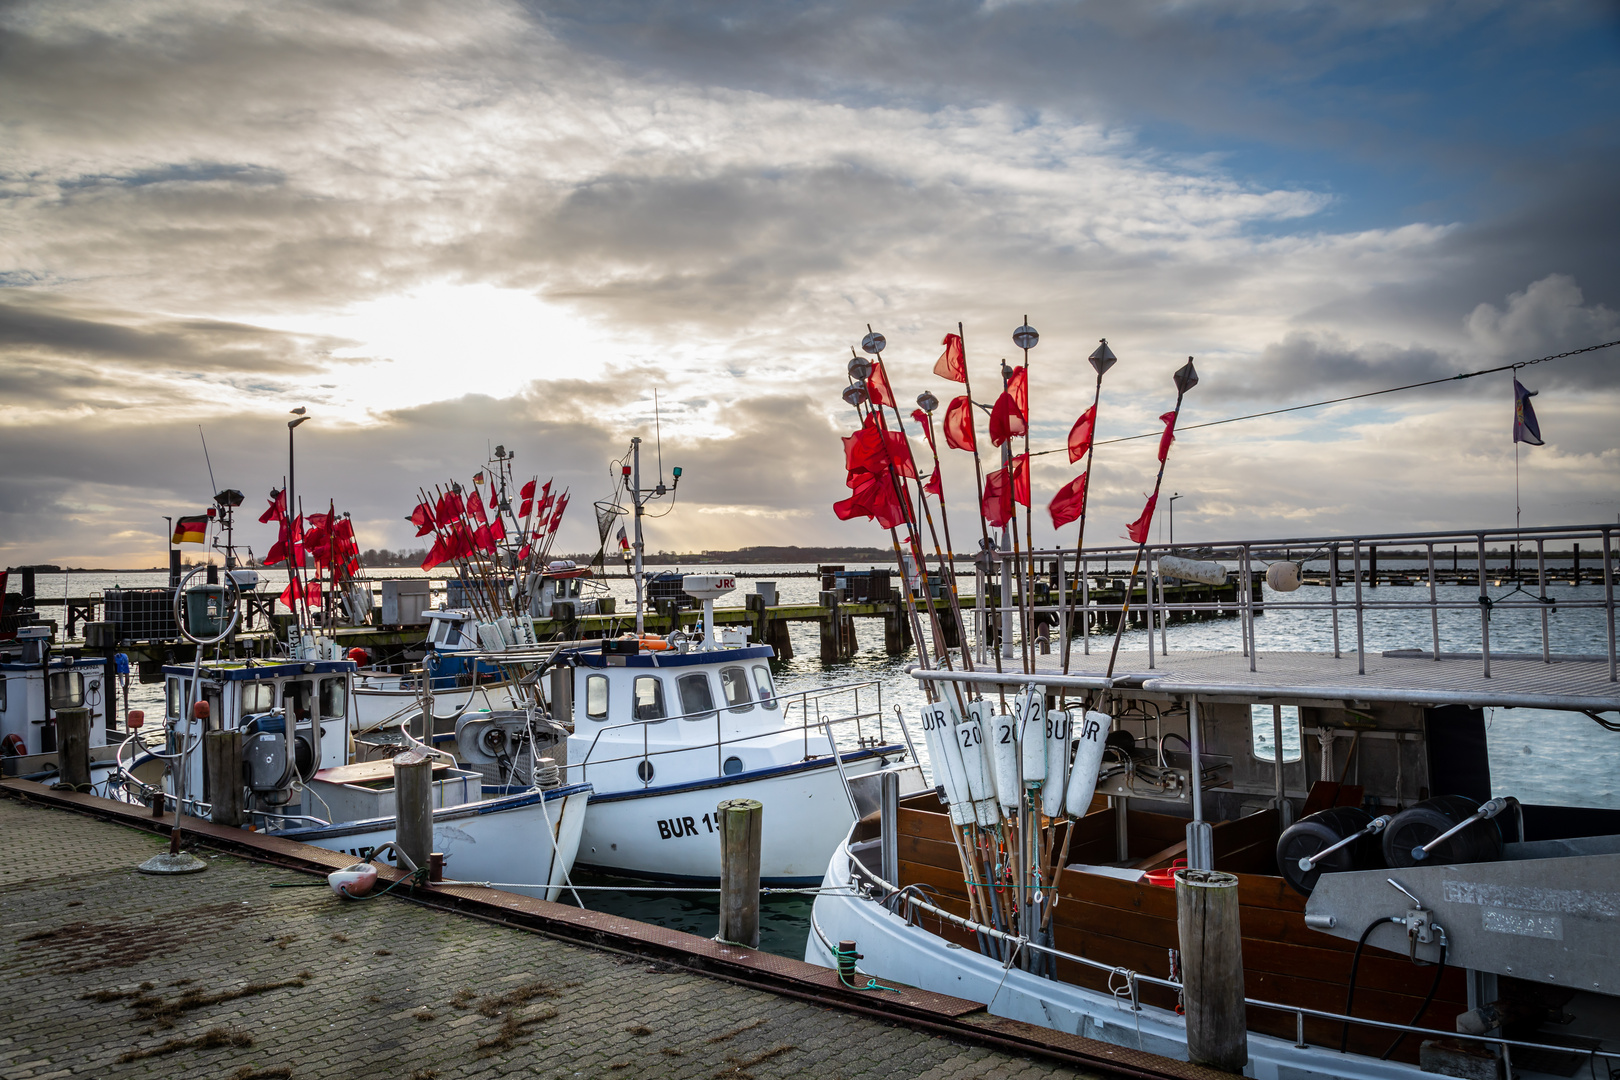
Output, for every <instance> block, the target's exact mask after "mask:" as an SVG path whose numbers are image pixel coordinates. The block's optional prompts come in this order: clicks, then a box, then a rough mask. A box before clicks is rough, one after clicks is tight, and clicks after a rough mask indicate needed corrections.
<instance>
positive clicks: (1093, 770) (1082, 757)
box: [1063, 709, 1114, 818]
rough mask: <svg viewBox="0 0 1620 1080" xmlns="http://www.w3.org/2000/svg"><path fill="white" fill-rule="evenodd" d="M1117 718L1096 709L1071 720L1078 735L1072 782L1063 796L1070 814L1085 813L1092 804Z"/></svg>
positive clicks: (1065, 806)
mask: <svg viewBox="0 0 1620 1080" xmlns="http://www.w3.org/2000/svg"><path fill="white" fill-rule="evenodd" d="M1113 722H1114V718H1113V717H1111V716H1109V715H1108V714H1107V713H1105V712H1097V711H1096V710H1095V709H1092V710H1088V711H1087V712H1086V713H1085V714H1084V715H1083V716H1082V717H1080V718H1079V719H1078V720H1074V721H1071V723H1070V728H1071V732H1072V734H1073V737H1074V765H1073V766H1072V768H1071V769H1070V771H1069V786H1068V789H1067V791H1066V792H1065V794H1064V796H1063V810H1064V812H1065V813H1066V814H1068V815H1069V816H1070V817H1073V818H1078V817H1085V815H1086V811H1087V810H1089V809H1090V808H1091V797H1092V796H1093V795H1095V794H1096V792H1097V776H1098V774H1099V773H1100V772H1101V771H1102V759H1103V749H1104V748H1105V747H1106V746H1107V743H1108V729H1109V727H1111V726H1112V725H1113Z"/></svg>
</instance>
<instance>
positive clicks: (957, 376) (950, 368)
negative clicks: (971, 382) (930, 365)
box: [934, 334, 967, 383]
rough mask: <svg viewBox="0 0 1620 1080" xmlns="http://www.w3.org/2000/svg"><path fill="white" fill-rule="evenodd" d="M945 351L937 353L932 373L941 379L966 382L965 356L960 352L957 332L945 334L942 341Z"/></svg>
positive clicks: (960, 344)
mask: <svg viewBox="0 0 1620 1080" xmlns="http://www.w3.org/2000/svg"><path fill="white" fill-rule="evenodd" d="M942 344H944V346H945V351H944V352H942V353H940V354H939V359H938V360H936V361H934V374H935V375H938V376H939V377H940V378H942V379H949V380H951V381H952V382H959V383H965V382H967V357H966V356H964V355H963V353H962V338H961V336H960V335H957V334H946V335H945V340H944V342H943V343H942Z"/></svg>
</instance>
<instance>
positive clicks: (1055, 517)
mask: <svg viewBox="0 0 1620 1080" xmlns="http://www.w3.org/2000/svg"><path fill="white" fill-rule="evenodd" d="M1048 509H1050V510H1051V512H1052V528H1054V529H1061V528H1063V526H1065V525H1067V524H1068V523H1069V522H1071V521H1078V520H1080V518H1081V517H1082V516H1083V515H1084V514H1085V512H1086V474H1085V473H1081V474H1080V475H1079V476H1077V477H1075V478H1074V479H1073V480H1070V481H1069V482H1068V483H1067V484H1065V485H1063V487H1061V488H1059V489H1058V493H1057V494H1056V495H1054V496H1052V505H1051V506H1050V507H1049V508H1048Z"/></svg>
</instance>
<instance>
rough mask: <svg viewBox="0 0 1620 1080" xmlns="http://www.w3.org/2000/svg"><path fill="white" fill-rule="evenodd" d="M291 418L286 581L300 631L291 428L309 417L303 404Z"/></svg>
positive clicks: (288, 446) (288, 445)
mask: <svg viewBox="0 0 1620 1080" xmlns="http://www.w3.org/2000/svg"><path fill="white" fill-rule="evenodd" d="M291 412H292V414H293V419H291V420H289V421H287V581H288V584H290V585H292V598H293V603H292V610H293V622H294V623H296V624H297V625H298V627H299V628H300V631H302V628H303V625H304V619H303V616H302V615H301V614H300V610H301V609H302V607H303V599H304V598H303V595H302V594H303V591H304V590H303V589H302V588H300V587H299V585H298V558H297V555H296V554H295V552H296V551H297V550H298V537H297V536H295V535H293V534H294V533H295V532H296V530H297V528H298V513H297V507H298V503H296V502H295V501H293V492H294V490H295V489H294V487H293V429H294V428H296V427H297V426H298V425H299V424H302V423H303V422H304V421H305V420H308V419H309V417H307V416H305V415H304V406H302V405H300V406H298V408H296V409H293V410H291Z"/></svg>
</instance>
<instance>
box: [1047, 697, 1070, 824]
mask: <svg viewBox="0 0 1620 1080" xmlns="http://www.w3.org/2000/svg"><path fill="white" fill-rule="evenodd" d="M1069 715H1070V714H1069V713H1067V712H1065V711H1064V710H1062V709H1053V710H1051V711H1050V712H1048V713H1047V714H1046V786H1044V787H1043V788H1041V812H1042V813H1044V814H1045V815H1046V816H1047V817H1057V816H1058V815H1059V814H1061V813H1063V794H1064V791H1065V790H1066V787H1067V781H1068V779H1069Z"/></svg>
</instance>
